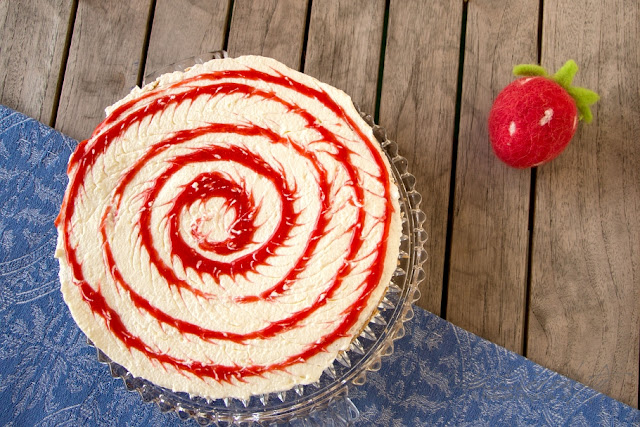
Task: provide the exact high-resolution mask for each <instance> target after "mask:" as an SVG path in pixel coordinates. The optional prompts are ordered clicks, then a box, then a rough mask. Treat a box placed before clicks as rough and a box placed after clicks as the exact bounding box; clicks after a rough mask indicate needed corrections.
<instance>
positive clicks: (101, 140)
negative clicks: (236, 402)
mask: <svg viewBox="0 0 640 427" xmlns="http://www.w3.org/2000/svg"><path fill="white" fill-rule="evenodd" d="M67 172H68V175H69V184H68V187H67V190H66V193H65V197H64V200H63V203H62V206H61V209H60V214H59V215H58V218H57V219H56V227H57V229H58V242H57V248H56V257H57V258H58V259H59V264H60V281H61V290H62V294H63V296H64V300H65V302H66V303H67V305H68V306H69V309H70V311H71V314H72V316H73V318H74V320H75V321H76V323H77V324H78V326H79V327H80V329H81V330H82V331H83V332H84V333H85V334H86V335H87V337H88V338H89V339H91V340H92V341H93V343H94V344H95V345H96V347H98V348H99V349H100V350H101V351H103V352H104V353H105V354H106V355H107V356H108V357H109V358H111V359H112V360H113V361H115V362H116V363H118V364H120V365H122V366H124V367H125V368H126V369H127V370H128V371H129V372H131V374H133V375H134V376H138V377H142V378H145V379H147V380H149V381H151V382H153V383H154V384H156V385H158V386H162V387H167V388H170V389H172V390H174V391H182V392H187V393H190V394H192V395H197V396H202V397H205V398H211V399H214V398H226V397H235V398H247V397H248V396H251V395H260V394H265V393H270V392H279V391H284V390H288V389H291V388H292V387H294V386H295V385H298V384H309V383H313V382H316V381H317V380H318V379H319V378H320V376H321V374H322V372H323V370H325V369H326V368H327V367H328V366H330V365H331V364H332V363H333V361H334V360H335V359H336V357H338V355H339V353H340V352H341V351H345V350H346V349H347V348H349V345H350V343H351V342H352V340H353V339H354V338H356V337H357V336H358V335H359V333H360V332H361V331H362V329H363V328H364V327H365V326H366V324H367V322H368V321H369V319H370V318H371V317H372V316H373V315H374V314H375V310H376V308H377V306H378V304H379V302H380V300H381V299H382V298H383V296H384V294H385V291H386V289H387V287H388V285H389V282H390V280H391V277H392V274H393V272H394V270H395V268H396V266H397V258H398V252H399V245H400V235H401V220H400V209H399V204H398V197H399V195H398V188H397V187H396V185H395V183H394V180H393V177H392V175H391V170H390V166H389V163H388V161H387V158H386V157H385V154H384V153H383V151H382V150H381V148H380V146H379V144H378V142H377V141H376V139H375V137H374V135H373V131H372V129H371V128H370V127H369V126H368V125H367V124H366V123H365V122H364V120H363V119H362V118H361V117H360V115H359V114H358V111H357V110H356V108H355V107H354V106H353V103H352V101H351V99H350V98H349V97H348V96H347V95H346V94H345V93H344V92H342V91H340V90H338V89H336V88H334V87H331V86H329V85H327V84H324V83H322V82H319V81H318V80H316V79H314V78H312V77H310V76H307V75H305V74H302V73H299V72H297V71H294V70H291V69H290V68H288V67H286V66H285V65H283V64H281V63H279V62H277V61H275V60H273V59H269V58H264V57H257V56H243V57H239V58H236V59H230V58H227V59H214V60H212V61H209V62H207V63H205V64H201V65H196V66H193V67H191V68H190V69H187V70H185V71H183V72H174V73H169V74H164V75H162V76H161V77H159V78H158V79H157V80H156V81H154V82H153V83H150V84H148V85H146V86H144V87H142V88H135V89H133V90H132V91H131V93H130V94H129V95H128V96H126V97H125V98H124V99H122V100H120V101H118V102H117V103H115V104H114V105H112V106H111V107H108V108H107V110H106V119H105V120H104V121H103V122H102V123H101V124H100V125H98V127H97V128H96V129H95V131H94V132H93V134H92V135H91V137H90V138H89V139H88V140H85V141H82V142H81V143H80V144H79V145H78V147H77V148H76V150H75V152H74V153H73V154H72V156H71V158H70V159H69V165H68V170H67Z"/></svg>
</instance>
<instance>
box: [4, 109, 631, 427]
mask: <svg viewBox="0 0 640 427" xmlns="http://www.w3.org/2000/svg"><path fill="white" fill-rule="evenodd" d="M76 144H77V143H76V141H74V140H72V139H70V138H68V137H66V136H64V135H62V134H60V133H59V132H57V131H55V130H53V129H51V128H49V127H47V126H45V125H43V124H41V123H39V122H37V121H36V120H34V119H30V118H28V117H26V116H24V115H22V114H20V113H17V112H15V111H13V110H11V109H9V108H6V107H3V106H0V180H1V182H2V186H1V187H0V402H2V404H1V405H0V425H3V426H24V425H30V426H31V425H39V426H57V425H74V426H75V425H98V426H112V425H113V426H116V425H117V426H122V425H130V426H137V425H144V426H148V425H158V426H160V425H161V426H168V425H176V426H178V425H185V424H187V425H196V423H195V422H193V421H187V422H186V423H185V421H182V420H180V419H178V418H177V417H176V416H175V415H174V414H171V413H167V414H165V413H162V412H160V410H159V409H158V407H156V406H155V405H153V404H145V403H143V402H142V400H141V398H140V396H139V395H138V394H137V393H131V392H128V391H127V390H126V388H125V387H124V385H123V384H122V381H120V380H115V379H113V378H112V377H111V376H110V374H109V372H108V369H107V367H106V366H104V365H102V364H100V363H98V362H97V359H96V353H95V349H93V348H92V347H90V346H89V345H88V344H87V343H86V338H85V336H84V335H83V334H82V332H81V331H80V330H79V329H78V327H77V326H76V325H75V323H74V321H73V319H72V318H71V316H70V314H69V310H68V309H67V307H66V305H65V304H64V302H63V300H62V295H61V294H60V292H59V282H58V263H57V261H56V260H55V259H54V257H53V253H54V250H55V246H56V238H57V233H56V230H55V227H54V225H53V221H54V219H55V217H56V215H57V213H58V209H59V206H60V203H61V202H62V196H63V193H64V189H65V187H66V183H67V178H66V165H67V160H68V158H69V155H70V154H71V153H72V151H73V149H74V147H75V146H76ZM415 312H416V316H415V318H414V319H413V320H411V321H410V322H409V323H408V324H407V325H406V332H407V333H406V336H405V337H404V338H402V339H401V340H399V341H397V342H396V343H395V352H394V353H393V354H392V355H391V356H389V357H387V358H384V359H383V363H382V369H381V370H380V371H378V372H370V373H368V375H367V382H366V383H365V384H364V385H363V386H360V387H351V388H350V390H349V396H350V398H351V400H352V401H353V403H354V404H355V405H356V406H357V408H358V409H359V411H360V415H359V417H358V419H357V420H356V421H355V425H362V426H367V425H376V426H422V425H441V426H447V425H451V426H453V425H455V426H459V425H474V426H478V425H487V426H496V425H536V426H538V425H552V426H555V425H569V426H574V425H575V426H583V425H602V426H609V425H640V411H638V410H636V409H633V408H631V407H629V406H626V405H624V404H622V403H620V402H618V401H616V400H613V399H611V398H609V397H607V396H604V395H603V394H600V393H598V392H596V391H594V390H592V389H590V388H588V387H586V386H584V385H581V384H579V383H577V382H575V381H572V380H570V379H568V378H566V377H563V376H561V375H559V374H557V373H554V372H552V371H550V370H548V369H544V368H542V367H540V366H539V365H536V364H534V363H533V362H531V361H529V360H527V359H525V358H523V357H521V356H519V355H517V354H515V353H512V352H510V351H508V350H506V349H504V348H502V347H500V346H497V345H495V344H493V343H490V342H488V341H486V340H483V339H481V338H479V337H477V336H475V335H473V334H471V333H469V332H466V331H464V330H462V329H460V328H458V327H456V326H454V325H452V324H451V323H449V322H446V321H445V320H442V319H441V318H439V317H437V316H435V315H433V314H431V313H428V312H426V311H424V310H422V309H419V308H416V309H415ZM300 425H302V424H300Z"/></svg>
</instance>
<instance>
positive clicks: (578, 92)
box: [567, 86, 600, 105]
mask: <svg viewBox="0 0 640 427" xmlns="http://www.w3.org/2000/svg"><path fill="white" fill-rule="evenodd" d="M567 92H569V95H571V96H572V97H573V99H575V100H576V103H581V102H582V103H584V104H586V105H592V104H595V103H596V102H597V101H598V100H599V99H600V95H598V94H597V93H595V92H594V91H592V90H589V89H587V88H584V87H577V86H572V87H570V88H569V89H567Z"/></svg>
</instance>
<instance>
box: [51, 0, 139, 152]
mask: <svg viewBox="0 0 640 427" xmlns="http://www.w3.org/2000/svg"><path fill="white" fill-rule="evenodd" d="M149 9H150V3H149V1H135V2H129V1H124V0H122V1H110V2H103V1H99V0H83V1H80V3H79V4H78V11H77V13H76V21H75V25H74V29H73V37H72V39H71V47H70V49H69V59H68V62H67V71H66V73H65V76H64V82H63V86H62V94H61V96H60V106H59V108H58V118H57V121H56V128H57V129H59V130H60V131H61V132H63V133H65V134H67V135H69V136H71V137H73V138H77V139H83V138H87V137H89V135H90V134H91V131H92V130H93V129H94V128H95V126H96V125H97V124H98V123H100V121H101V120H102V119H103V118H104V109H105V107H107V106H109V105H111V104H112V103H114V102H115V101H117V100H118V99H120V98H122V97H123V96H125V95H126V94H127V93H128V92H129V91H130V90H131V89H132V88H133V87H134V86H135V85H136V83H137V78H138V68H139V65H140V58H141V57H142V53H143V52H142V51H143V46H144V39H145V33H146V30H147V19H148V15H149Z"/></svg>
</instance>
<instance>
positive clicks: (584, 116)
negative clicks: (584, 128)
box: [578, 105, 593, 123]
mask: <svg viewBox="0 0 640 427" xmlns="http://www.w3.org/2000/svg"><path fill="white" fill-rule="evenodd" d="M578 112H579V113H580V114H579V116H578V118H579V119H580V120H584V122H585V123H591V121H592V120H593V114H592V113H591V108H589V107H587V106H586V105H583V106H578Z"/></svg>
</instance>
